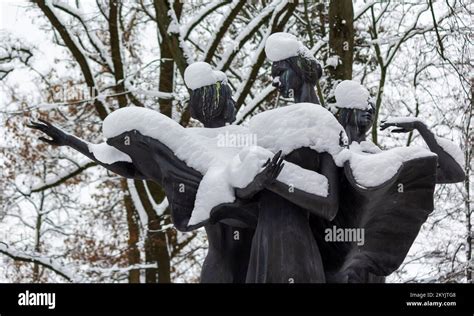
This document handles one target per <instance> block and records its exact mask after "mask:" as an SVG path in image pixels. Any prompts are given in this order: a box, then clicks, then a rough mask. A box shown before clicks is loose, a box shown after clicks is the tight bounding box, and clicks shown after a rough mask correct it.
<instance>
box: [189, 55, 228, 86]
mask: <svg viewBox="0 0 474 316" xmlns="http://www.w3.org/2000/svg"><path fill="white" fill-rule="evenodd" d="M219 81H220V82H226V81H227V76H226V75H225V73H223V72H222V71H216V70H212V67H211V65H209V64H208V63H205V62H202V61H198V62H195V63H192V64H191V65H189V66H188V67H187V68H186V70H185V71H184V82H185V83H186V86H188V88H189V89H191V90H195V89H199V88H201V87H204V86H210V85H213V84H216V83H217V82H219Z"/></svg>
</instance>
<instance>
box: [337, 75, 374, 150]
mask: <svg viewBox="0 0 474 316" xmlns="http://www.w3.org/2000/svg"><path fill="white" fill-rule="evenodd" d="M334 94H335V96H336V106H337V107H338V108H339V114H338V120H339V123H341V125H342V126H343V127H344V128H345V130H346V133H347V135H348V136H349V140H350V141H359V142H360V141H361V140H365V135H366V134H367V132H368V131H369V130H370V128H371V127H372V124H373V122H374V113H375V105H374V103H373V102H372V99H371V97H370V93H369V91H368V90H367V89H366V88H364V87H363V86H362V85H361V84H360V83H358V82H356V81H353V80H344V81H342V82H340V83H339V84H338V85H337V87H336V90H335V93H334Z"/></svg>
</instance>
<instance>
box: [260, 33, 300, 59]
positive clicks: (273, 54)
mask: <svg viewBox="0 0 474 316" xmlns="http://www.w3.org/2000/svg"><path fill="white" fill-rule="evenodd" d="M302 47H304V46H303V44H302V43H301V42H300V41H298V39H297V38H296V36H294V35H293V34H289V33H284V32H278V33H273V34H272V35H270V36H269V37H268V38H267V41H266V43H265V53H266V54H267V57H268V59H270V60H271V61H279V60H284V59H287V58H290V57H294V56H298V55H300V50H301V48H302Z"/></svg>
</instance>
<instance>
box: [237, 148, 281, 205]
mask: <svg viewBox="0 0 474 316" xmlns="http://www.w3.org/2000/svg"><path fill="white" fill-rule="evenodd" d="M284 166H285V164H284V163H283V157H281V150H280V151H279V152H278V153H276V154H275V156H273V158H272V159H271V160H270V158H268V160H267V161H266V162H265V164H263V167H264V169H263V170H262V171H260V173H258V174H257V175H256V176H255V178H254V179H253V180H252V182H251V183H250V184H249V185H247V186H246V187H245V188H243V189H236V194H237V196H238V197H239V198H244V199H245V198H251V197H252V196H254V195H255V194H257V193H258V192H260V191H262V190H263V189H265V187H266V186H268V185H270V184H271V183H273V181H275V179H276V178H277V177H278V175H279V174H280V172H281V170H282V169H283V167H284Z"/></svg>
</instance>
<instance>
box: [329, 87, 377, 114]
mask: <svg viewBox="0 0 474 316" xmlns="http://www.w3.org/2000/svg"><path fill="white" fill-rule="evenodd" d="M334 95H335V97H336V106H337V107H338V108H345V109H358V110H367V109H370V105H369V102H368V101H369V99H370V93H369V91H368V90H367V89H366V88H364V87H363V86H362V85H361V84H360V83H358V82H357V81H354V80H344V81H342V82H341V83H339V84H338V85H337V87H336V90H335V92H334Z"/></svg>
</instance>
